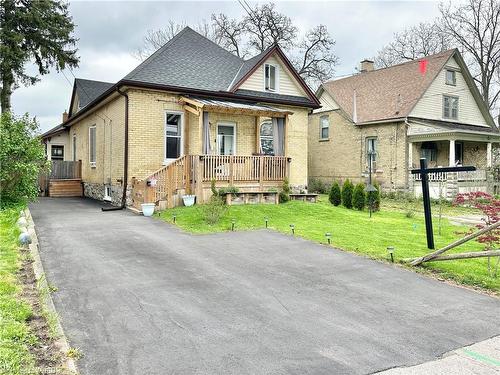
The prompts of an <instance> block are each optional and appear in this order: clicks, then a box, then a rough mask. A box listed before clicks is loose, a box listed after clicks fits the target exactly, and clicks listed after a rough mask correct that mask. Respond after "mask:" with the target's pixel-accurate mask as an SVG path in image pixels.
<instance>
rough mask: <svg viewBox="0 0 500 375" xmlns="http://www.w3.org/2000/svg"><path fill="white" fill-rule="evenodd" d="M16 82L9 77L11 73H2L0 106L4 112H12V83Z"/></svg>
mask: <svg viewBox="0 0 500 375" xmlns="http://www.w3.org/2000/svg"><path fill="white" fill-rule="evenodd" d="M13 83H14V82H13V81H12V79H9V75H3V74H2V90H1V91H0V107H1V109H2V113H7V112H10V110H11V105H10V97H11V96H12V84H13Z"/></svg>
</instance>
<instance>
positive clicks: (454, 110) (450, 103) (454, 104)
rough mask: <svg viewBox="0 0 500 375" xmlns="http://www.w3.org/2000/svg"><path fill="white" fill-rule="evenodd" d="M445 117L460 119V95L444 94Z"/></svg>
mask: <svg viewBox="0 0 500 375" xmlns="http://www.w3.org/2000/svg"><path fill="white" fill-rule="evenodd" d="M443 117H444V118H448V119H453V120H457V119H458V97H456V96H449V95H444V96H443Z"/></svg>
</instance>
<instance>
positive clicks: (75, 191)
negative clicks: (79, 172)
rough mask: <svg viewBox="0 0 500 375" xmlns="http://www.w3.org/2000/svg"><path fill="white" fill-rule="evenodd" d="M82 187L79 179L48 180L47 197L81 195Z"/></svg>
mask: <svg viewBox="0 0 500 375" xmlns="http://www.w3.org/2000/svg"><path fill="white" fill-rule="evenodd" d="M81 196H83V187H82V180H81V179H79V178H78V179H65V180H53V179H51V180H50V181H49V197H54V198H58V197H81Z"/></svg>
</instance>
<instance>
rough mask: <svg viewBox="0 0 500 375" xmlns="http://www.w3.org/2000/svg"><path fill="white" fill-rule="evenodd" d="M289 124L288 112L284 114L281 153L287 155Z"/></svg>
mask: <svg viewBox="0 0 500 375" xmlns="http://www.w3.org/2000/svg"><path fill="white" fill-rule="evenodd" d="M289 124H290V121H289V119H288V114H286V115H285V124H284V125H285V129H284V131H283V134H284V135H283V142H284V145H283V155H284V156H288V134H289V133H288V126H289Z"/></svg>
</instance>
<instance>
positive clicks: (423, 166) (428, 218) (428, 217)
mask: <svg viewBox="0 0 500 375" xmlns="http://www.w3.org/2000/svg"><path fill="white" fill-rule="evenodd" d="M426 170H427V160H426V159H425V158H422V159H420V171H421V172H420V177H421V180H422V198H423V199H424V216H425V232H426V233H427V247H428V248H429V249H434V232H433V231H432V214H431V197H430V194H429V176H428V175H427V171H426Z"/></svg>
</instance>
